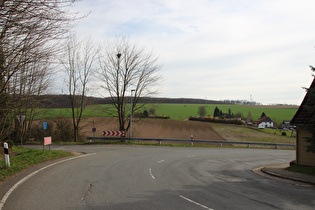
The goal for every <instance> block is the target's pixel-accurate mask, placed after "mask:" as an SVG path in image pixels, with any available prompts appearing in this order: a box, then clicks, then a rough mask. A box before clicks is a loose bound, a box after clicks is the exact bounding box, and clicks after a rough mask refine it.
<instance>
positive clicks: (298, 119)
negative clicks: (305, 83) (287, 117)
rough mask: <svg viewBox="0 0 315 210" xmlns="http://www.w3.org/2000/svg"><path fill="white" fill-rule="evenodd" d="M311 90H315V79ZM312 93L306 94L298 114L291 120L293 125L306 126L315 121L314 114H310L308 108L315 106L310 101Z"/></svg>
mask: <svg viewBox="0 0 315 210" xmlns="http://www.w3.org/2000/svg"><path fill="white" fill-rule="evenodd" d="M311 88H315V77H314V79H313V82H312V84H311V86H310V88H309V89H311ZM309 95H310V93H309V91H308V92H307V93H306V95H305V97H304V99H303V101H302V103H301V106H300V107H299V109H298V110H297V112H296V113H295V115H294V117H293V118H292V120H291V124H295V125H298V124H300V125H305V124H310V123H311V120H312V119H313V120H314V117H315V116H314V113H312V112H310V111H309V110H308V109H307V107H309V106H315V101H311V100H309V97H310V96H309Z"/></svg>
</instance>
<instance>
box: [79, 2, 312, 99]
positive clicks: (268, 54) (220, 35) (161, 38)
mask: <svg viewBox="0 0 315 210" xmlns="http://www.w3.org/2000/svg"><path fill="white" fill-rule="evenodd" d="M314 7H315V1H313V0H303V1H295V0H265V1H258V0H253V1H247V0H239V1H232V0H226V1H222V0H212V1H208V0H172V1H169V0H159V1H154V0H106V1H105V0H92V1H87V0H83V1H80V2H78V3H77V5H76V6H75V7H74V8H73V10H79V11H81V12H82V14H87V13H88V12H89V11H91V14H90V15H89V16H88V17H87V18H86V19H84V20H82V21H81V22H80V23H79V24H78V27H77V33H78V34H79V35H80V36H87V35H88V36H91V37H92V38H94V40H95V41H98V42H102V41H103V40H106V39H108V38H111V37H112V36H117V35H127V36H128V37H130V39H131V40H132V41H135V42H137V43H139V45H141V46H143V47H146V48H147V49H148V50H151V49H153V51H154V52H155V53H156V54H158V55H159V57H160V62H161V63H163V69H162V71H161V73H162V74H163V75H164V78H165V81H164V82H163V88H162V93H161V95H160V96H163V97H164V96H165V97H192V98H200V97H201V98H204V97H207V98H208V99H219V100H224V99H249V95H253V98H254V99H255V100H257V101H258V102H262V103H265V104H268V103H285V102H286V103H294V104H298V103H300V102H301V100H302V99H303V96H304V94H305V93H304V91H303V90H302V89H301V86H306V87H307V86H309V85H310V81H311V79H312V77H311V76H310V75H311V71H310V70H309V69H308V65H312V64H315V50H314V46H315V36H314V34H315V27H314V25H315V13H314V12H313V8H314ZM301 95H302V97H301Z"/></svg>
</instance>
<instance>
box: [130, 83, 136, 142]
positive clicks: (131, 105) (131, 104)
mask: <svg viewBox="0 0 315 210" xmlns="http://www.w3.org/2000/svg"><path fill="white" fill-rule="evenodd" d="M134 91H136V90H135V89H133V90H131V92H130V131H129V137H130V138H131V137H132V107H133V103H132V102H133V101H132V99H133V97H132V92H134Z"/></svg>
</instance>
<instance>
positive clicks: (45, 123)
mask: <svg viewBox="0 0 315 210" xmlns="http://www.w3.org/2000/svg"><path fill="white" fill-rule="evenodd" d="M43 129H44V136H45V131H46V129H47V122H44V123H43ZM46 145H49V151H50V145H51V136H50V137H44V144H43V152H45V146H46Z"/></svg>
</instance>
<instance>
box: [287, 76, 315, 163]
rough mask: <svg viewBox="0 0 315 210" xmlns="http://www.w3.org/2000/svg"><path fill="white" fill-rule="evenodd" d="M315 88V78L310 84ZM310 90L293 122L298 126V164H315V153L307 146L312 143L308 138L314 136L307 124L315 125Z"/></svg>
mask: <svg viewBox="0 0 315 210" xmlns="http://www.w3.org/2000/svg"><path fill="white" fill-rule="evenodd" d="M311 88H315V78H314V79H313V82H312V84H311V86H310V89H311ZM310 97H311V96H310V91H308V92H307V94H306V95H305V97H304V99H303V101H302V104H301V106H300V107H299V109H298V110H297V112H296V113H295V115H294V117H293V119H292V120H291V124H292V125H295V126H296V164H297V165H307V166H315V153H314V152H311V151H310V152H308V151H307V147H309V146H310V145H311V143H310V142H307V138H310V137H312V133H311V132H310V131H309V130H307V129H305V128H306V127H307V126H315V125H314V121H313V120H314V117H315V116H314V113H312V112H311V111H310V110H309V108H308V107H312V106H315V102H314V101H312V100H309V98H310Z"/></svg>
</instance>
